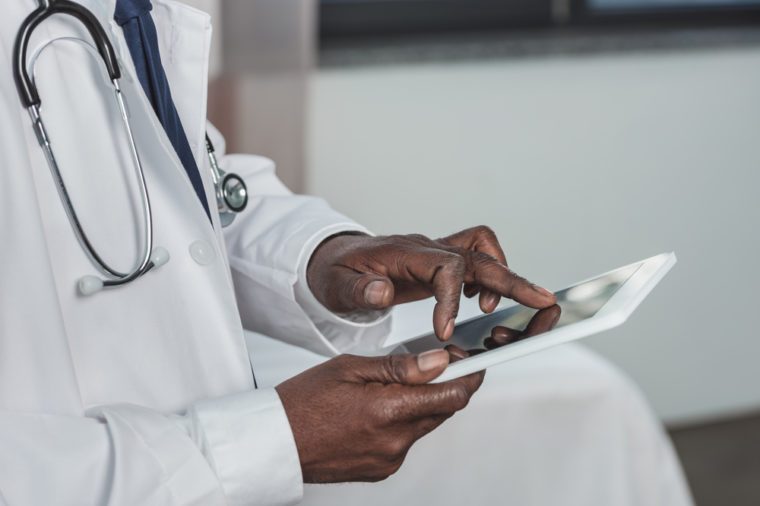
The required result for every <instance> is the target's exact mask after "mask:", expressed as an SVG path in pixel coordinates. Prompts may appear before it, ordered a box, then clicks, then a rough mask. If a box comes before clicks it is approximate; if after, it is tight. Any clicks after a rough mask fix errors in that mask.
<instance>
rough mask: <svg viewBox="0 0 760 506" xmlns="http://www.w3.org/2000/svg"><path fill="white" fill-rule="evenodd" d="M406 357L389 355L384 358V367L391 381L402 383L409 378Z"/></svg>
mask: <svg viewBox="0 0 760 506" xmlns="http://www.w3.org/2000/svg"><path fill="white" fill-rule="evenodd" d="M406 359H407V357H406V356H405V355H388V356H386V357H384V358H383V365H384V367H385V372H386V373H387V375H388V377H389V378H390V379H391V381H393V382H395V383H402V382H403V381H404V380H405V379H406V376H407V367H406Z"/></svg>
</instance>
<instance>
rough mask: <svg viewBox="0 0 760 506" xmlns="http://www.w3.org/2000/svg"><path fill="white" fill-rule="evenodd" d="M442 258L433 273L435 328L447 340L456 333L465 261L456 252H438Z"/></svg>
mask: <svg viewBox="0 0 760 506" xmlns="http://www.w3.org/2000/svg"><path fill="white" fill-rule="evenodd" d="M438 254H439V257H440V260H439V262H440V263H439V264H438V267H437V268H436V270H435V274H434V275H433V279H432V285H433V296H434V297H435V300H436V304H435V308H434V309H433V330H434V331H435V335H436V336H438V338H439V339H441V340H443V341H446V340H448V339H449V338H450V337H451V336H452V334H454V322H455V320H456V317H457V314H458V313H459V299H460V297H461V294H462V285H463V284H464V272H465V262H464V259H463V258H462V257H461V256H460V255H457V254H454V253H445V252H438Z"/></svg>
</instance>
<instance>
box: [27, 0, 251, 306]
mask: <svg viewBox="0 0 760 506" xmlns="http://www.w3.org/2000/svg"><path fill="white" fill-rule="evenodd" d="M38 3H39V7H38V8H37V9H35V10H34V11H33V12H32V13H31V14H30V15H29V16H28V17H27V18H26V19H25V20H24V22H23V23H22V25H21V27H20V29H19V33H18V34H17V36H16V41H15V44H14V53H13V54H14V60H13V76H14V80H15V82H16V88H17V90H18V93H19V98H20V100H21V103H22V104H23V105H24V107H26V109H27V110H28V112H29V115H30V118H31V120H32V125H33V128H34V132H35V135H36V136H37V140H38V142H39V144H40V146H41V148H42V150H43V152H44V153H45V158H46V160H47V162H48V166H49V168H50V171H51V173H52V176H53V179H54V180H55V186H56V188H57V191H58V194H59V196H60V199H61V203H62V204H63V207H64V209H65V212H66V215H67V217H68V219H69V221H70V223H71V226H72V229H73V230H74V234H75V236H76V237H77V240H78V241H79V243H80V245H81V246H82V249H83V250H84V251H85V253H86V254H87V256H88V257H89V258H90V260H91V261H92V263H93V264H94V265H95V266H96V267H97V268H98V270H100V271H101V273H102V274H103V275H104V276H105V279H100V278H98V277H96V276H85V277H83V278H81V279H80V280H79V282H78V286H79V291H80V293H81V294H83V295H90V294H92V293H96V292H98V291H100V290H101V289H102V288H103V287H115V286H121V285H126V284H128V283H131V282H132V281H134V280H136V279H137V278H139V277H141V276H142V275H144V274H145V273H147V272H148V271H150V270H151V269H153V268H156V267H160V266H161V265H163V264H164V263H166V262H167V261H168V259H169V254H168V252H167V251H166V250H164V249H163V248H155V249H154V247H153V208H152V205H151V201H150V193H149V191H148V186H147V181H146V177H145V170H144V167H143V164H142V161H141V159H140V153H139V150H138V148H137V143H136V141H135V137H134V132H133V130H132V125H131V122H130V118H129V112H128V108H127V104H126V100H125V97H124V95H123V93H122V91H121V87H120V86H119V80H120V79H121V75H122V74H121V68H120V67H119V62H118V59H117V57H116V52H115V51H114V48H113V45H112V44H111V41H110V39H109V38H108V35H107V34H106V31H105V30H104V28H103V26H102V25H101V24H100V22H98V20H97V18H96V17H95V16H94V15H93V14H92V13H91V12H90V11H88V10H87V9H86V8H85V7H83V6H82V5H79V4H77V3H74V2H72V1H70V0H38ZM54 14H65V15H69V16H72V17H74V18H76V19H77V20H79V21H80V22H81V23H82V25H83V26H84V27H85V28H86V29H87V31H88V32H89V34H90V36H91V37H92V40H93V42H94V43H93V44H91V43H89V42H87V41H85V40H83V39H80V38H76V37H58V38H55V39H52V40H50V41H48V42H46V43H45V44H43V45H42V46H41V47H39V48H38V49H37V50H36V51H35V52H34V54H33V55H32V57H31V59H29V58H28V52H29V43H30V40H31V37H32V34H33V33H34V30H35V29H36V28H37V27H38V26H39V25H40V24H41V23H42V22H43V21H45V20H46V19H47V18H49V17H50V16H52V15H54ZM61 41H68V42H75V43H77V44H80V45H82V46H83V47H84V48H85V49H86V50H87V52H88V54H90V56H92V57H94V58H96V59H97V58H98V57H100V59H101V60H102V61H103V64H104V66H105V70H106V72H107V74H108V81H110V83H111V85H112V87H113V90H114V96H115V98H116V102H117V105H118V108H119V112H120V115H121V120H122V121H121V122H122V126H123V128H124V132H125V136H126V138H127V141H128V144H129V151H130V157H131V159H132V165H133V167H134V170H135V176H136V178H137V181H138V189H139V194H140V201H141V207H142V210H143V213H142V214H143V216H142V218H143V224H142V225H143V226H142V227H141V228H142V245H141V246H142V250H141V251H140V253H139V256H138V261H137V262H136V265H135V266H134V267H133V268H132V270H131V271H129V272H120V271H119V270H117V269H115V268H113V267H112V266H111V265H110V264H108V262H106V260H105V259H104V258H103V257H102V256H101V255H100V254H98V252H97V249H96V248H95V246H94V245H93V243H92V241H91V240H90V238H89V237H88V235H87V232H86V231H85V229H84V227H83V225H82V222H81V220H80V219H79V216H78V214H77V211H76V208H75V206H74V203H73V201H72V199H71V195H70V194H69V192H68V190H67V188H66V182H65V180H64V178H63V175H62V173H61V170H60V166H59V164H58V160H57V159H56V156H55V152H54V151H53V146H52V143H51V140H50V137H49V135H48V132H47V129H46V128H45V123H44V121H43V119H42V115H41V111H40V109H41V105H42V100H41V98H40V94H39V90H38V88H37V82H36V76H35V72H36V65H37V60H38V59H39V57H40V55H41V54H42V52H43V51H44V50H45V49H47V48H48V47H50V45H51V44H53V43H55V42H61ZM206 145H207V151H208V155H209V163H210V165H211V172H212V179H213V181H214V186H215V193H216V200H217V207H218V210H219V214H220V218H221V222H222V226H224V227H226V226H228V225H230V224H231V223H232V221H233V220H234V219H235V216H236V215H237V213H240V212H242V211H243V210H244V209H245V208H246V206H247V204H248V189H247V187H246V185H245V182H244V181H243V180H242V178H240V177H239V176H237V175H236V174H226V173H225V172H224V171H222V170H221V168H220V167H219V163H218V162H217V159H216V155H215V152H214V147H213V144H212V143H211V140H210V139H209V137H208V135H207V136H206Z"/></svg>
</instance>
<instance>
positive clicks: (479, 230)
mask: <svg viewBox="0 0 760 506" xmlns="http://www.w3.org/2000/svg"><path fill="white" fill-rule="evenodd" d="M475 233H476V234H477V235H479V236H480V237H482V238H483V239H487V240H490V241H496V232H494V231H493V229H492V228H491V227H489V226H487V225H479V226H477V227H475Z"/></svg>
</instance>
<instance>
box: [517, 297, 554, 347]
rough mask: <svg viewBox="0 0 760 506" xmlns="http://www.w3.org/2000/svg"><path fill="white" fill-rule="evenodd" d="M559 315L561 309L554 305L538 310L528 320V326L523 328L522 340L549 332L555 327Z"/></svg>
mask: <svg viewBox="0 0 760 506" xmlns="http://www.w3.org/2000/svg"><path fill="white" fill-rule="evenodd" d="M561 315H562V309H561V308H560V307H559V306H558V305H556V304H555V305H554V306H549V307H547V308H545V309H542V310H540V311H539V312H537V313H536V314H535V315H533V318H531V319H530V322H529V323H528V326H527V327H525V331H524V332H523V337H522V338H523V339H524V338H525V337H531V336H535V335H538V334H543V333H544V332H548V331H550V330H551V329H553V328H554V327H555V325H557V322H558V321H559V317H560V316H561Z"/></svg>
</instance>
